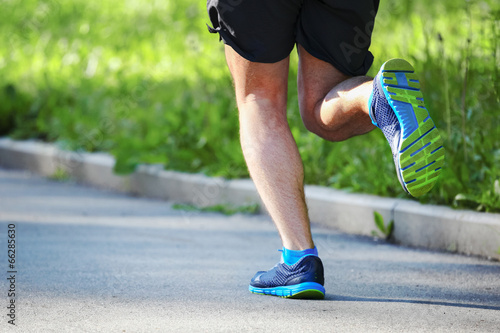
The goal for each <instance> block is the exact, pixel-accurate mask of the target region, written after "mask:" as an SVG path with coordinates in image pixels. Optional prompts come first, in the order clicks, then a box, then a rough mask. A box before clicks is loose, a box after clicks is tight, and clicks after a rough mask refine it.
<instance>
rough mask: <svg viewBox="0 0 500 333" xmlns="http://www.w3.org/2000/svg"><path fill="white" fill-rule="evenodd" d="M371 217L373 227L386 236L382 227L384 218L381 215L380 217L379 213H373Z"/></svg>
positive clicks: (383, 226)
mask: <svg viewBox="0 0 500 333" xmlns="http://www.w3.org/2000/svg"><path fill="white" fill-rule="evenodd" d="M373 217H374V218H375V225H376V226H377V228H378V229H379V230H380V231H381V232H382V233H383V234H384V235H386V229H385V225H384V218H383V217H382V215H380V213H379V212H376V211H374V212H373Z"/></svg>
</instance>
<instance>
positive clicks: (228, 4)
mask: <svg viewBox="0 0 500 333" xmlns="http://www.w3.org/2000/svg"><path fill="white" fill-rule="evenodd" d="M378 5H379V0H208V1H207V9H208V13H209V16H210V20H211V22H212V25H213V28H210V27H209V30H210V31H211V32H218V33H220V37H221V39H222V40H223V41H224V43H226V44H227V45H229V46H231V47H232V48H233V49H234V50H235V51H236V52H238V54H240V55H241V56H242V57H244V58H245V59H247V60H249V61H252V62H263V63H274V62H277V61H280V60H283V59H285V58H286V57H287V56H288V55H289V54H290V52H291V51H292V49H293V47H294V46H295V43H298V44H300V45H302V47H304V49H306V50H307V52H309V53H310V54H312V55H313V56H315V57H316V58H318V59H321V60H323V61H326V62H328V63H330V64H332V65H333V66H334V67H335V68H337V69H338V70H340V71H341V72H343V73H345V74H347V75H353V76H356V75H364V74H366V72H367V71H368V69H369V68H370V66H371V64H372V62H373V55H372V54H371V53H370V51H368V47H369V46H370V42H371V34H372V30H373V26H374V22H375V15H376V12H377V9H378Z"/></svg>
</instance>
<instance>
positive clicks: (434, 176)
mask: <svg viewBox="0 0 500 333" xmlns="http://www.w3.org/2000/svg"><path fill="white" fill-rule="evenodd" d="M368 106H369V109H370V117H371V119H372V122H373V124H374V125H375V126H377V127H379V128H380V129H381V130H382V132H383V133H384V135H385V137H386V139H387V141H388V142H389V145H390V146H391V149H392V155H393V158H394V164H395V165H396V171H397V175H398V179H399V182H400V183H401V185H402V186H403V189H404V190H405V191H406V192H408V193H409V194H410V195H412V196H414V197H419V196H422V195H424V194H425V193H427V192H429V191H430V190H431V189H432V187H433V186H434V184H435V183H436V181H437V180H438V178H439V175H440V173H441V169H442V167H443V164H444V148H443V142H442V139H441V136H440V135H439V131H438V130H437V128H436V126H435V125H434V122H433V121H432V119H431V117H430V115H429V112H428V110H427V109H426V108H425V104H424V98H423V96H422V92H421V91H420V83H419V80H418V77H417V75H416V74H415V70H414V68H413V66H412V65H411V64H410V63H409V62H407V61H406V60H403V59H391V60H389V61H387V62H386V63H385V64H383V65H382V67H381V68H380V71H379V72H378V74H377V76H376V77H375V79H374V80H373V92H372V94H371V96H370V100H369V102H368Z"/></svg>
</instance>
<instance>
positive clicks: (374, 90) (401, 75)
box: [298, 46, 444, 197]
mask: <svg viewBox="0 0 500 333" xmlns="http://www.w3.org/2000/svg"><path fill="white" fill-rule="evenodd" d="M298 85H299V103H300V109H301V115H302V119H303V120H304V124H305V125H306V127H307V128H308V129H309V130H310V131H311V132H313V133H316V134H317V135H319V136H321V137H323V138H325V139H327V140H330V141H342V140H346V139H348V138H350V137H352V136H355V135H360V134H364V133H366V132H369V131H370V130H372V129H373V128H375V127H374V125H373V124H372V120H373V122H374V123H375V122H376V123H377V126H378V127H379V128H380V129H381V130H382V132H383V133H384V135H385V137H386V138H387V141H388V142H389V145H390V147H391V150H392V155H393V157H394V164H395V166H396V173H397V176H398V179H399V181H400V183H401V186H402V187H403V189H404V190H405V191H406V192H408V193H409V194H411V195H413V196H415V197H418V196H421V195H423V194H425V193H427V192H428V191H429V190H430V189H431V188H432V187H433V186H434V185H435V183H436V181H437V179H438V177H439V174H440V173H441V168H442V166H443V164H444V148H443V143H442V140H441V137H440V135H439V132H438V130H437V129H436V127H435V125H434V122H433V121H432V119H431V117H430V115H429V113H428V111H427V109H426V108H425V105H424V99H423V96H422V93H421V92H420V83H419V81H418V77H417V76H416V74H415V73H414V69H413V67H412V66H411V65H410V64H409V63H408V62H407V61H405V60H402V59H391V60H389V61H387V62H386V63H385V64H384V65H383V66H382V68H381V69H380V71H379V74H378V75H377V77H376V78H375V80H372V79H371V78H368V77H364V76H360V77H351V78H349V77H348V76H346V75H344V74H342V73H341V72H340V71H338V70H337V69H336V68H334V67H333V66H332V65H331V64H329V63H326V62H324V61H321V60H319V59H317V58H315V57H313V56H312V55H311V54H309V53H308V52H307V51H306V50H305V49H304V48H302V47H301V46H299V75H298ZM369 101H370V102H369ZM368 104H370V106H369V105H368ZM370 109H371V110H370Z"/></svg>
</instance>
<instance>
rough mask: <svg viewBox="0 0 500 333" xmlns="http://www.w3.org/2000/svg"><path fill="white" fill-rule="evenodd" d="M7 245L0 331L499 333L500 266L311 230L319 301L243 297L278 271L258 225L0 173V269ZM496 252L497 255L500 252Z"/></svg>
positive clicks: (273, 245) (267, 232)
mask: <svg viewBox="0 0 500 333" xmlns="http://www.w3.org/2000/svg"><path fill="white" fill-rule="evenodd" d="M9 224H15V235H16V263H15V264H16V267H15V269H16V270H17V273H16V280H15V289H16V298H15V305H16V308H15V310H16V312H15V314H16V317H15V323H16V327H13V326H12V325H10V324H8V320H10V318H9V317H8V316H6V314H7V313H8V311H9V310H8V309H6V307H7V306H8V305H9V300H10V298H8V297H7V293H8V290H9V288H10V287H9V281H8V280H7V279H2V281H3V282H2V283H1V284H0V294H1V295H2V297H1V298H0V302H2V304H0V307H1V308H2V309H4V310H3V312H2V314H3V315H2V316H1V317H0V318H1V319H0V320H1V322H0V331H1V332H9V331H12V332H14V331H18V332H170V331H177V332H191V331H194V332H221V331H226V332H238V331H263V332H267V331H269V332H271V331H272V332H306V331H317V332H325V331H330V332H331V331H335V332H364V331H369V332H377V331H378V332H402V331H409V332H416V331H417V332H420V331H423V332H436V331H454V332H473V331H474V332H498V328H499V327H500V263H498V262H490V261H487V260H483V259H478V258H474V257H465V256H459V255H452V254H446V253H436V252H429V251H421V250H415V249H408V248H403V247H398V246H394V245H390V244H385V243H383V242H377V241H374V240H372V239H370V238H362V237H355V236H350V235H345V234H341V233H338V232H335V231H332V230H325V229H320V228H314V230H313V232H314V236H315V240H316V244H317V246H318V249H319V252H320V255H321V257H322V259H323V262H324V264H325V270H326V277H325V278H326V285H325V287H326V291H327V297H326V299H325V300H323V301H304V300H286V299H280V298H274V297H266V296H257V295H252V294H250V293H249V292H248V290H247V288H248V282H249V280H250V278H251V277H252V275H253V274H254V273H255V271H257V270H261V269H268V268H270V267H272V266H273V265H274V263H275V262H276V261H277V260H278V258H279V252H277V251H276V249H278V248H279V247H280V240H279V237H278V235H277V233H276V231H275V230H274V227H273V225H272V223H271V222H270V221H269V219H268V218H266V217H263V216H232V217H227V216H222V215H218V214H206V213H187V212H182V211H178V210H173V209H172V208H171V204H170V203H166V202H162V201H156V200H149V199H143V198H133V197H127V196H123V195H119V194H114V193H109V192H105V191H99V190H95V189H91V188H87V187H83V186H78V185H75V184H71V183H69V182H67V183H60V182H53V181H49V180H45V179H42V178H39V177H36V176H32V175H30V174H27V173H23V172H17V171H15V172H13V171H5V170H0V235H2V236H1V241H0V246H1V247H2V248H3V250H1V251H0V253H3V254H2V255H1V256H3V258H2V257H0V269H2V270H3V271H4V273H5V276H6V277H7V278H8V277H9V275H8V273H6V272H7V270H9V268H8V262H7V259H8V258H7V244H6V242H5V240H6V235H7V232H8V229H9V227H8V225H9ZM499 246H500V244H499Z"/></svg>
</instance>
